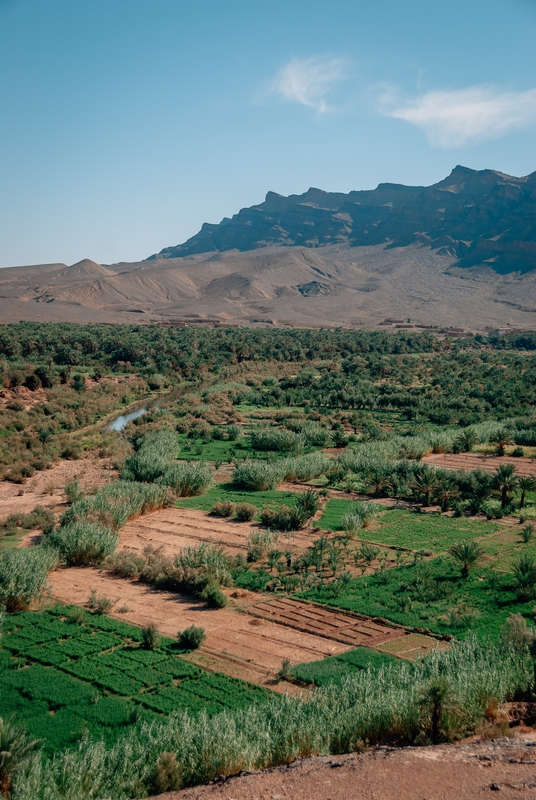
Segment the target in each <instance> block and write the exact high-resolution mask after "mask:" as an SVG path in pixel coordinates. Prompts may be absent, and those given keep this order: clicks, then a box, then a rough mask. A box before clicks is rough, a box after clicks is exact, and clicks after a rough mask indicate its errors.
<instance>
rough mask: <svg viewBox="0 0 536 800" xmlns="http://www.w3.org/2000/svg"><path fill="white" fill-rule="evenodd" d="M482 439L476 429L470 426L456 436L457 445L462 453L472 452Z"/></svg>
mask: <svg viewBox="0 0 536 800" xmlns="http://www.w3.org/2000/svg"><path fill="white" fill-rule="evenodd" d="M479 441H480V439H479V438H478V436H477V435H476V433H475V432H474V431H472V430H471V429H470V428H467V429H466V430H464V431H462V432H461V433H460V435H459V436H458V437H457V438H456V441H455V443H454V444H455V446H456V448H457V449H458V451H459V452H461V453H470V452H471V450H472V449H473V447H474V446H475V444H478V443H479Z"/></svg>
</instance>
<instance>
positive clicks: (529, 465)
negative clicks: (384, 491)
mask: <svg viewBox="0 0 536 800" xmlns="http://www.w3.org/2000/svg"><path fill="white" fill-rule="evenodd" d="M422 461H423V462H425V463H426V464H432V465H434V466H436V467H444V468H445V469H465V470H473V469H484V470H486V472H495V470H496V469H497V467H499V466H500V465H501V464H513V465H514V466H515V468H516V472H517V474H518V475H532V476H534V477H536V459H532V458H512V457H508V456H486V455H482V454H479V453H458V454H454V453H438V454H437V455H434V454H432V455H429V456H424V458H423V459H422Z"/></svg>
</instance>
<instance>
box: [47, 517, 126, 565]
mask: <svg viewBox="0 0 536 800" xmlns="http://www.w3.org/2000/svg"><path fill="white" fill-rule="evenodd" d="M45 543H46V545H47V546H48V547H53V548H55V549H56V550H57V552H58V553H59V555H60V557H61V559H62V560H63V561H65V563H66V564H68V565H69V566H83V565H90V564H92V565H97V564H100V563H101V562H102V561H104V559H105V558H107V557H108V556H111V555H112V553H113V552H114V550H115V548H116V547H117V545H118V543H119V536H118V535H117V533H115V532H113V531H111V530H110V528H106V527H104V526H103V525H99V524H97V523H95V522H86V521H80V522H72V523H70V524H68V525H64V526H63V527H61V528H59V530H56V531H52V532H51V533H50V534H49V535H48V536H47V537H46V541H45Z"/></svg>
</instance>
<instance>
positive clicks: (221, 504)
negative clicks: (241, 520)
mask: <svg viewBox="0 0 536 800" xmlns="http://www.w3.org/2000/svg"><path fill="white" fill-rule="evenodd" d="M234 510H235V504H234V503H231V501H230V500H218V501H217V502H216V503H214V505H213V506H212V508H211V511H210V513H211V514H213V515H214V516H215V517H232V516H233V513H234Z"/></svg>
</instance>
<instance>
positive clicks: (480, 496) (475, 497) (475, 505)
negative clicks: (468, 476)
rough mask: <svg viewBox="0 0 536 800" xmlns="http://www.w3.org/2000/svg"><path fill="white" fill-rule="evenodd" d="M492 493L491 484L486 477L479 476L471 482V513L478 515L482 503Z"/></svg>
mask: <svg viewBox="0 0 536 800" xmlns="http://www.w3.org/2000/svg"><path fill="white" fill-rule="evenodd" d="M492 493H493V489H492V482H491V481H490V479H489V477H488V476H487V475H482V476H479V479H477V480H475V481H473V482H472V487H471V494H472V500H471V513H472V514H478V512H479V511H480V509H481V507H482V503H484V502H485V501H486V500H488V499H489V498H490V497H491V495H492Z"/></svg>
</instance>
